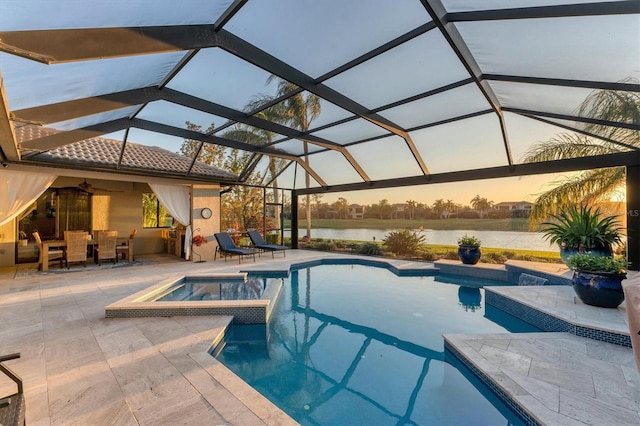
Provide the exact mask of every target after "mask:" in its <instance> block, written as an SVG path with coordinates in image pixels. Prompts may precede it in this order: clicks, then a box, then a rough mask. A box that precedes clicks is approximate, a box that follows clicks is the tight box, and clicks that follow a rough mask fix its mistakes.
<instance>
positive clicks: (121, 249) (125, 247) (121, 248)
mask: <svg viewBox="0 0 640 426" xmlns="http://www.w3.org/2000/svg"><path fill="white" fill-rule="evenodd" d="M137 233H138V230H137V229H132V230H131V232H130V233H129V239H128V240H127V241H125V242H123V243H122V244H120V245H118V246H116V252H117V253H118V254H122V260H125V259H128V256H129V247H131V249H133V237H135V236H136V234H137ZM128 260H129V262H133V253H132V254H131V259H128Z"/></svg>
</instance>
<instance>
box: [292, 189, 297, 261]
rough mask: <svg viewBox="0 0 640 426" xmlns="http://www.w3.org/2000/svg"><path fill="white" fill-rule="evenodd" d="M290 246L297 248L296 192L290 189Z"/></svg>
mask: <svg viewBox="0 0 640 426" xmlns="http://www.w3.org/2000/svg"><path fill="white" fill-rule="evenodd" d="M291 248H293V249H297V248H298V193H297V192H296V191H291Z"/></svg>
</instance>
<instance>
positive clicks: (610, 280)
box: [567, 253, 627, 308]
mask: <svg viewBox="0 0 640 426" xmlns="http://www.w3.org/2000/svg"><path fill="white" fill-rule="evenodd" d="M567 263H568V265H569V267H570V268H571V269H573V270H574V272H573V278H572V279H571V282H572V284H573V289H574V290H575V292H576V294H577V295H578V297H579V298H580V300H582V301H583V302H584V303H586V304H587V305H592V306H599V307H602V308H616V307H618V305H620V303H622V301H623V300H624V292H623V290H622V280H624V279H625V278H627V274H626V268H627V261H626V260H625V259H622V258H614V257H610V256H602V255H601V254H595V253H578V254H575V255H572V256H569V258H568V261H567Z"/></svg>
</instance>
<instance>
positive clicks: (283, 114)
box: [260, 75, 322, 237]
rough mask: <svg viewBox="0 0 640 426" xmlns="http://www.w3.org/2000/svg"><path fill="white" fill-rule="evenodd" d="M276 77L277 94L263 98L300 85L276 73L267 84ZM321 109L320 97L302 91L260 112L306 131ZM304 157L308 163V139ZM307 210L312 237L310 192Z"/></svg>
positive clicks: (279, 94)
mask: <svg viewBox="0 0 640 426" xmlns="http://www.w3.org/2000/svg"><path fill="white" fill-rule="evenodd" d="M274 79H278V90H277V93H276V95H275V96H264V97H262V99H263V100H273V99H275V98H278V97H281V96H283V95H285V94H287V93H291V92H293V91H295V90H297V89H298V86H296V85H295V84H293V83H291V82H288V81H286V80H282V79H279V78H278V77H277V76H275V75H270V76H269V78H268V79H267V84H269V83H271V82H272V81H273V80H274ZM263 104H264V103H263ZM263 104H262V105H263ZM321 110H322V106H321V104H320V98H319V97H318V96H317V95H314V94H312V93H306V94H305V93H304V92H300V93H296V94H294V95H293V96H290V97H288V98H287V99H285V100H284V101H282V102H280V103H278V104H276V105H274V106H272V107H269V108H266V109H264V110H262V111H261V112H260V113H261V114H265V115H266V116H268V118H269V119H271V120H272V121H275V122H278V123H280V124H284V125H286V126H289V127H292V128H294V129H298V130H300V131H302V132H306V131H308V130H309V128H310V127H311V122H312V121H313V120H315V119H316V118H317V117H318V116H319V115H320V112H321ZM304 159H305V162H307V164H308V163H309V145H308V143H307V142H306V141H304ZM305 186H306V187H307V188H309V186H311V181H310V177H309V173H307V172H305ZM305 210H306V217H307V237H311V198H310V196H309V194H307V195H306V198H305Z"/></svg>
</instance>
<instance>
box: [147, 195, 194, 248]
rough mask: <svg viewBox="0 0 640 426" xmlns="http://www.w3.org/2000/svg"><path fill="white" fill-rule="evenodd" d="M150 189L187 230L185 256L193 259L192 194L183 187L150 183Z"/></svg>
mask: <svg viewBox="0 0 640 426" xmlns="http://www.w3.org/2000/svg"><path fill="white" fill-rule="evenodd" d="M149 187H150V188H151V190H152V191H153V193H154V194H156V197H158V200H160V202H161V203H162V205H163V206H164V207H165V208H166V209H167V211H168V212H169V213H171V216H173V218H174V219H175V220H177V221H178V222H180V223H181V224H183V225H184V226H185V227H186V228H187V229H186V231H185V235H184V256H185V258H186V259H189V258H190V257H191V236H192V232H191V194H189V188H187V187H186V186H183V185H163V184H159V183H150V184H149Z"/></svg>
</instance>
